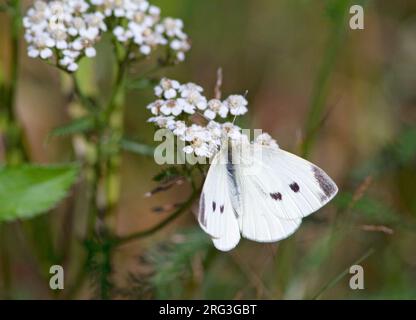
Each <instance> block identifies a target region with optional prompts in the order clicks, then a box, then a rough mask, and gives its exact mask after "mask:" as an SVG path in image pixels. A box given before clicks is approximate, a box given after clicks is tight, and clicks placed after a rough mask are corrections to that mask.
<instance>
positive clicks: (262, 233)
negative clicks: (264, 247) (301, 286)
mask: <svg viewBox="0 0 416 320" xmlns="http://www.w3.org/2000/svg"><path fill="white" fill-rule="evenodd" d="M337 192H338V187H337V185H336V184H335V183H334V181H333V180H332V179H331V178H330V177H329V176H328V175H327V174H326V173H325V172H324V171H323V170H322V169H320V168H319V167H317V166H316V165H314V164H312V163H310V162H309V161H307V160H305V159H302V158H300V157H298V156H296V155H294V154H292V153H289V152H287V151H284V150H282V149H280V148H279V147H278V146H276V147H271V146H266V145H262V144H259V143H250V142H248V141H247V142H244V141H243V140H241V141H233V142H228V143H226V144H224V145H223V147H221V149H220V150H219V151H218V152H217V154H216V155H215V156H214V157H213V159H212V162H211V166H210V168H209V170H208V173H207V176H206V179H205V182H204V186H203V188H202V193H201V196H200V200H199V211H198V222H199V224H200V226H201V228H202V229H203V230H204V231H205V232H206V233H208V234H209V235H210V236H211V237H212V241H213V243H214V246H215V247H216V248H217V249H219V250H221V251H229V250H231V249H233V248H234V247H235V246H237V244H238V243H239V241H240V238H241V237H244V238H246V239H250V240H253V241H257V242H276V241H279V240H282V239H285V238H287V237H289V236H290V235H292V234H293V233H294V232H295V231H296V229H298V228H299V226H300V224H301V222H302V218H304V217H306V216H308V215H309V214H311V213H313V212H315V211H316V210H318V209H320V208H321V207H323V206H324V205H325V204H327V203H328V202H329V201H330V200H331V199H332V198H333V197H334V196H335V195H336V193H337Z"/></svg>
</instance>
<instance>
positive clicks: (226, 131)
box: [222, 122, 242, 140]
mask: <svg viewBox="0 0 416 320" xmlns="http://www.w3.org/2000/svg"><path fill="white" fill-rule="evenodd" d="M222 133H223V136H224V137H225V138H229V139H231V140H238V139H240V138H241V136H242V134H241V128H240V127H239V126H236V125H235V124H233V123H231V122H225V123H223V124H222Z"/></svg>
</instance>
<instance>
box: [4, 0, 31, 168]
mask: <svg viewBox="0 0 416 320" xmlns="http://www.w3.org/2000/svg"><path fill="white" fill-rule="evenodd" d="M10 7H11V14H12V16H11V19H10V30H11V44H10V57H11V58H10V59H11V61H10V68H11V69H10V80H9V84H8V86H7V87H6V92H5V97H4V100H5V118H6V133H5V138H6V160H7V162H8V163H9V164H18V163H20V162H22V161H27V160H28V155H27V153H26V150H25V148H24V142H23V134H22V128H21V127H20V125H19V123H18V121H17V119H16V114H15V113H16V110H15V105H16V92H17V84H18V76H19V54H20V48H19V35H20V27H21V19H22V17H21V12H20V0H12V1H10Z"/></svg>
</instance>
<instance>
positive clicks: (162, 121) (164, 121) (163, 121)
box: [147, 116, 175, 128]
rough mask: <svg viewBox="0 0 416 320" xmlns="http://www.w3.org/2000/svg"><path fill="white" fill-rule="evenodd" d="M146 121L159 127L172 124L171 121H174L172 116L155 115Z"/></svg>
mask: <svg viewBox="0 0 416 320" xmlns="http://www.w3.org/2000/svg"><path fill="white" fill-rule="evenodd" d="M147 121H148V122H151V123H155V124H156V125H157V126H158V127H159V128H168V127H169V126H171V125H172V123H173V122H174V121H175V120H174V117H172V116H168V117H166V116H157V117H152V118H149V120H147Z"/></svg>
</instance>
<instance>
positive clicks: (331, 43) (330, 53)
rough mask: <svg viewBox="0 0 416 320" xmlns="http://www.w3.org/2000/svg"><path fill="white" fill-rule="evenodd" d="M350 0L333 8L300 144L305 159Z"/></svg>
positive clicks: (318, 123) (320, 116)
mask: <svg viewBox="0 0 416 320" xmlns="http://www.w3.org/2000/svg"><path fill="white" fill-rule="evenodd" d="M349 2H350V0H343V1H342V3H341V2H340V3H338V4H337V5H338V7H336V8H334V10H336V11H335V12H334V14H335V17H334V18H333V19H334V22H333V25H332V33H331V34H330V36H329V38H328V40H327V45H326V50H325V53H324V56H323V59H322V62H321V66H320V69H319V72H318V75H317V78H316V81H315V83H314V88H313V92H312V99H311V103H310V106H309V114H308V117H307V120H306V123H305V129H304V132H305V140H304V142H303V144H302V155H303V157H307V156H308V155H309V153H310V150H311V149H312V147H313V145H314V143H315V140H316V137H317V133H318V131H319V129H320V127H321V124H322V119H323V117H324V112H325V103H326V99H327V97H328V93H329V84H330V82H329V80H330V78H331V74H332V71H333V70H334V67H335V64H336V61H337V56H338V52H339V49H340V47H341V44H342V43H343V40H344V36H345V34H346V17H347V14H348V9H347V8H348V5H349Z"/></svg>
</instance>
